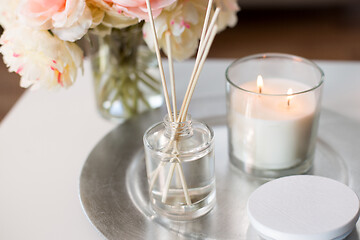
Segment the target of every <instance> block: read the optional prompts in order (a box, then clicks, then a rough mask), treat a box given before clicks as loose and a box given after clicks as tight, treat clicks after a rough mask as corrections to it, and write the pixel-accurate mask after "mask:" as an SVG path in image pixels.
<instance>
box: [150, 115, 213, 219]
mask: <svg viewBox="0 0 360 240" xmlns="http://www.w3.org/2000/svg"><path fill="white" fill-rule="evenodd" d="M144 146H145V156H146V157H145V158H146V159H145V160H146V171H147V177H148V183H149V195H150V203H151V206H152V208H153V209H154V210H155V211H156V212H157V213H159V214H160V215H162V216H166V217H168V218H170V219H173V220H191V219H194V218H197V217H200V216H202V215H204V214H206V213H208V212H209V211H210V210H211V209H212V208H213V207H214V205H215V202H216V196H215V157H214V133H213V131H212V129H211V128H210V127H208V126H207V125H206V124H204V123H201V122H197V121H192V120H191V117H190V116H188V118H187V119H186V121H184V122H181V123H175V122H170V121H169V118H168V116H166V117H165V118H164V121H163V122H160V123H157V124H155V125H154V126H152V127H150V128H149V129H148V130H147V131H146V133H145V134H144Z"/></svg>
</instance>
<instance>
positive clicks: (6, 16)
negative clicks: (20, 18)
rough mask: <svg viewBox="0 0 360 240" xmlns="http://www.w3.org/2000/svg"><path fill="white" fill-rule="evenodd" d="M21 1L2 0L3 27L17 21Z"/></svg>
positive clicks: (1, 17)
mask: <svg viewBox="0 0 360 240" xmlns="http://www.w3.org/2000/svg"><path fill="white" fill-rule="evenodd" d="M19 2H20V0H11V1H9V0H0V24H1V26H2V27H3V28H7V26H8V25H10V24H12V23H13V22H14V21H16V19H17V15H16V11H17V8H18V7H19Z"/></svg>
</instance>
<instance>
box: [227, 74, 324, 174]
mask: <svg viewBox="0 0 360 240" xmlns="http://www.w3.org/2000/svg"><path fill="white" fill-rule="evenodd" d="M240 87H241V88H243V89H247V90H249V91H254V92H257V90H258V89H257V86H256V81H252V82H247V83H245V84H243V85H241V86H240ZM289 88H292V89H293V91H294V92H295V93H296V92H299V91H304V90H306V89H309V88H310V87H309V86H306V85H304V84H302V83H299V82H296V81H293V80H288V79H265V80H264V87H263V89H262V93H268V94H283V93H286V92H287V90H288V89H289ZM230 97H231V103H230V109H231V110H230V112H229V114H230V116H229V125H230V131H231V133H230V136H231V139H232V148H233V150H232V151H233V155H234V156H235V157H236V158H238V159H240V160H241V161H244V162H245V163H246V164H247V165H248V166H253V167H256V168H265V169H273V170H276V169H286V168H291V167H293V166H296V165H298V164H299V163H300V162H302V161H303V160H305V159H307V158H308V157H310V156H311V155H312V154H313V152H314V148H315V132H316V131H315V130H316V127H317V126H316V124H315V126H314V124H313V123H314V119H315V112H316V108H317V106H316V98H315V94H314V93H312V92H309V93H306V94H300V95H294V96H293V98H292V99H291V100H290V104H289V105H288V102H287V100H288V99H287V96H265V95H261V96H260V95H257V94H251V93H248V92H245V91H241V90H235V91H232V92H231V96H230ZM315 123H316V121H315ZM313 128H314V129H315V130H314V131H313Z"/></svg>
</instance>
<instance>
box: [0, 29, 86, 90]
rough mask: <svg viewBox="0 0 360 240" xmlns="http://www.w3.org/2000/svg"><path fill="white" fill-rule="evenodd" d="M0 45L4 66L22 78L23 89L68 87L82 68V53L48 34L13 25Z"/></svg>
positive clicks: (73, 46) (43, 31) (6, 31)
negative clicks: (31, 87)
mask: <svg viewBox="0 0 360 240" xmlns="http://www.w3.org/2000/svg"><path fill="white" fill-rule="evenodd" d="M0 43H1V44H2V46H1V47H0V52H1V53H2V54H3V57H4V62H5V63H6V65H7V66H8V67H9V71H10V72H16V73H18V74H19V75H20V76H21V81H20V85H21V86H22V87H30V86H33V87H35V88H37V87H45V88H60V87H68V86H70V85H72V84H73V83H74V81H75V80H76V76H77V71H78V68H79V67H82V61H83V55H82V51H81V49H80V48H79V47H78V46H77V45H76V44H74V43H69V42H65V41H62V40H60V39H59V38H58V37H56V36H52V35H51V34H50V33H49V32H48V31H46V30H34V29H30V28H27V27H24V26H18V25H13V26H12V27H8V28H6V29H5V31H4V33H3V35H2V36H1V39H0Z"/></svg>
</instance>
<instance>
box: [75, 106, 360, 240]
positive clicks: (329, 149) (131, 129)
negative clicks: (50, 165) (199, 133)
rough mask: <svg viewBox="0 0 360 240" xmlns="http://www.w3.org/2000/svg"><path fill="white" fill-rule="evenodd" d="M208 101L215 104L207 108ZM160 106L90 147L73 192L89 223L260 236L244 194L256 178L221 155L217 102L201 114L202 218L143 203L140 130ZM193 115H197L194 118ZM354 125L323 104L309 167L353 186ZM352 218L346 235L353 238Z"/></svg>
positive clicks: (151, 235)
mask: <svg viewBox="0 0 360 240" xmlns="http://www.w3.org/2000/svg"><path fill="white" fill-rule="evenodd" d="M213 109H216V108H213ZM163 115H164V113H163V112H162V111H161V110H156V111H152V112H148V113H145V114H142V115H140V116H138V117H136V118H133V119H130V120H128V121H126V122H125V123H123V124H121V125H119V126H118V127H117V128H115V129H114V130H112V131H111V132H110V133H109V134H108V135H107V136H105V137H104V138H103V139H102V140H101V141H100V142H99V143H98V144H97V145H96V146H95V148H94V149H93V151H92V152H91V153H90V155H89V157H88V159H87V161H86V162H85V164H84V167H83V170H82V173H81V176H80V199H81V203H82V206H83V209H84V211H85V213H86V215H87V216H88V218H89V220H90V221H91V223H92V224H93V225H94V226H95V227H96V228H97V229H98V230H99V232H101V233H102V235H103V236H104V237H106V238H108V239H159V240H161V239H251V240H257V239H260V238H259V237H258V236H257V235H256V233H255V231H254V230H253V229H252V228H251V226H250V225H249V220H248V218H247V215H246V209H245V206H246V201H247V198H248V196H249V195H250V194H251V193H252V192H253V191H254V190H255V189H256V188H257V187H258V186H260V185H261V184H263V183H264V182H265V180H263V179H257V178H253V177H251V176H246V175H244V174H243V173H242V172H240V171H238V170H236V169H234V168H233V167H232V166H231V165H230V163H229V160H228V154H227V133H226V125H225V117H224V112H223V110H220V111H218V112H217V113H214V112H212V115H211V116H209V114H208V116H206V114H203V115H205V116H206V117H205V119H202V120H203V121H205V122H207V123H208V124H209V125H211V126H212V127H213V129H214V131H215V139H216V141H215V152H216V181H217V182H216V190H217V194H216V195H217V205H216V207H215V208H214V210H213V211H211V212H210V213H209V214H207V215H205V216H204V217H202V218H199V219H197V220H193V221H190V222H176V221H170V220H167V219H165V218H163V217H160V216H158V215H156V213H155V212H153V211H152V209H151V208H150V206H149V200H148V192H147V189H148V185H147V180H146V174H145V164H144V152H143V143H142V136H143V133H144V132H145V130H146V129H147V128H148V127H149V126H150V125H152V124H154V123H156V122H158V121H160V119H161V117H162V116H163ZM198 119H199V118H198ZM359 136H360V126H359V124H358V123H356V122H355V121H352V120H350V119H347V118H345V117H343V116H340V115H338V114H335V113H332V112H330V111H326V110H324V111H323V112H322V116H321V120H320V129H319V139H318V143H317V150H316V155H315V160H314V166H313V168H312V170H311V172H310V173H309V174H314V175H321V176H326V177H329V178H333V179H336V180H338V181H341V182H343V183H345V184H348V185H349V186H350V187H351V188H352V189H354V190H355V192H356V193H357V194H358V195H359V193H360V161H359V160H360V159H359V158H360V148H358V147H356V146H357V145H358V142H357V141H358V140H359ZM358 232H360V224H357V228H356V229H355V230H354V231H353V232H352V234H351V235H350V236H349V237H348V238H347V239H351V240H358V239H360V237H359V235H358Z"/></svg>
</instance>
